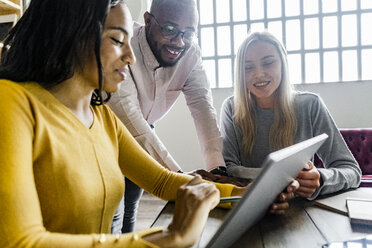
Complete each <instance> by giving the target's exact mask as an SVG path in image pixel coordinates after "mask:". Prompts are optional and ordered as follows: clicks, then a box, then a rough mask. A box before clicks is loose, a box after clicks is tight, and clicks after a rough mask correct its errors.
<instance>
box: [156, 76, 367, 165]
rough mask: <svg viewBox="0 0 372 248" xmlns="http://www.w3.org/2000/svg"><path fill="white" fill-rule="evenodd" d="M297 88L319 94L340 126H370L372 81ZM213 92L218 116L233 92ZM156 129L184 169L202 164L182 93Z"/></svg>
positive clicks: (219, 90) (192, 125)
mask: <svg viewBox="0 0 372 248" xmlns="http://www.w3.org/2000/svg"><path fill="white" fill-rule="evenodd" d="M296 88H301V90H302V91H310V92H315V93H317V94H319V95H320V96H321V97H322V98H323V100H324V102H325V104H326V105H327V107H328V109H329V111H330V113H331V114H332V116H333V118H334V119H335V121H336V124H337V125H338V126H339V127H344V128H346V127H372V82H364V83H327V84H307V85H299V86H297V87H296ZM212 92H213V99H214V106H215V108H216V110H217V113H218V116H219V112H220V108H221V105H222V102H223V100H224V99H226V98H227V97H228V96H230V95H232V89H214V90H212ZM155 130H156V133H157V134H158V136H159V137H160V138H161V140H162V141H163V143H164V144H165V145H166V147H167V148H168V150H169V152H170V153H171V154H172V156H173V157H174V158H175V159H176V161H177V162H178V163H179V164H180V165H181V167H182V168H183V170H185V171H190V170H193V169H196V168H200V167H203V166H204V164H203V159H202V156H201V152H200V147H199V144H198V140H197V136H196V132H195V128H194V124H193V121H192V118H191V115H190V113H189V110H188V108H187V106H186V103H185V100H184V98H183V97H182V96H180V97H179V99H178V101H177V102H176V104H175V105H174V106H173V108H172V109H171V111H170V112H169V113H168V114H167V115H166V116H165V117H164V118H163V119H162V120H160V121H159V122H158V123H157V124H156V126H155Z"/></svg>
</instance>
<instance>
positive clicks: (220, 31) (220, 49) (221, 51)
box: [217, 26, 231, 55]
mask: <svg viewBox="0 0 372 248" xmlns="http://www.w3.org/2000/svg"><path fill="white" fill-rule="evenodd" d="M217 54H218V55H229V54H231V40H230V26H222V27H218V28H217Z"/></svg>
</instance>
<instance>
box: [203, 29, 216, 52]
mask: <svg viewBox="0 0 372 248" xmlns="http://www.w3.org/2000/svg"><path fill="white" fill-rule="evenodd" d="M200 38H201V50H202V56H203V57H205V56H214V30H213V28H202V29H201V31H200Z"/></svg>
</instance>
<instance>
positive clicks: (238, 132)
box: [221, 32, 361, 199]
mask: <svg viewBox="0 0 372 248" xmlns="http://www.w3.org/2000/svg"><path fill="white" fill-rule="evenodd" d="M235 65H236V68H235V73H236V74H235V89H234V95H233V96H231V97H229V98H228V99H226V100H225V101H224V103H223V106H222V111H221V132H222V137H223V155H224V159H225V162H226V165H227V171H228V174H229V175H230V176H235V177H251V178H254V177H255V176H256V175H257V173H259V171H260V169H259V168H260V166H261V164H262V162H263V160H264V159H265V157H266V156H267V154H268V153H270V152H272V151H275V150H278V149H280V148H284V147H286V146H289V145H292V144H295V143H298V142H300V141H303V140H305V139H308V138H311V137H314V136H316V135H318V134H321V133H327V134H328V136H329V138H328V139H327V141H326V142H325V144H324V145H323V146H322V147H321V148H320V149H319V151H318V153H317V154H318V156H319V157H320V158H321V160H322V161H323V163H324V164H325V168H324V169H323V168H322V169H317V168H315V167H314V165H313V163H312V162H311V161H309V163H308V164H309V168H308V169H307V170H303V171H301V172H300V174H299V175H298V178H297V180H298V181H299V183H300V188H299V189H298V190H297V192H296V193H297V194H298V195H299V196H302V197H306V198H310V199H314V198H315V197H317V196H318V195H319V194H326V193H331V192H335V191H339V190H344V189H348V188H356V187H358V185H359V183H360V177H361V171H360V168H359V166H358V164H357V162H356V161H355V159H354V157H353V155H352V154H351V153H350V151H349V149H348V148H347V146H346V144H345V142H344V140H343V138H342V136H341V135H340V133H339V131H338V129H337V126H336V124H335V122H334V121H333V119H332V117H331V115H330V113H329V112H328V110H327V108H326V106H325V105H324V103H323V101H322V100H321V99H320V97H319V96H318V95H315V94H312V93H301V92H296V91H294V90H293V89H292V87H291V84H290V82H289V78H288V63H287V55H286V51H285V49H284V47H283V46H282V44H281V43H280V42H279V41H278V40H277V39H276V38H275V37H274V36H273V35H271V34H270V33H268V32H260V33H259V32H257V33H252V34H250V35H249V36H248V37H247V38H246V39H245V40H244V42H243V43H242V45H241V46H240V48H239V50H238V53H237V57H236V63H235Z"/></svg>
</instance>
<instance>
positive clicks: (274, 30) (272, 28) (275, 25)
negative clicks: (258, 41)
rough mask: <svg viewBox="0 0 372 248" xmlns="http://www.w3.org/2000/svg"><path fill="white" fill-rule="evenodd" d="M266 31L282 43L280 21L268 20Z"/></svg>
mask: <svg viewBox="0 0 372 248" xmlns="http://www.w3.org/2000/svg"><path fill="white" fill-rule="evenodd" d="M267 29H268V31H269V32H270V33H271V34H273V35H274V36H275V37H276V38H277V39H278V40H280V41H281V42H282V43H283V35H282V22H281V21H277V22H269V24H268V26H267Z"/></svg>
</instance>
